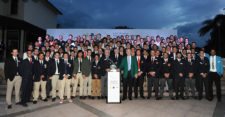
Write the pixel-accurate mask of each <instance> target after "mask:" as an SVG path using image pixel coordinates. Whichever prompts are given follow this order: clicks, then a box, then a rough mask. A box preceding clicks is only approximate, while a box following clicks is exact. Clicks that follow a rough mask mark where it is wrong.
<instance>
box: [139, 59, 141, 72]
mask: <svg viewBox="0 0 225 117" xmlns="http://www.w3.org/2000/svg"><path fill="white" fill-rule="evenodd" d="M140 68H141V62H140V58H139V57H138V70H140Z"/></svg>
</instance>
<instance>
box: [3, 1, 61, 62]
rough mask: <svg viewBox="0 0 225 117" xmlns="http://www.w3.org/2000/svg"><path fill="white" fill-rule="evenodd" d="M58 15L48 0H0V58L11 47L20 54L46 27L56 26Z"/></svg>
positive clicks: (57, 11)
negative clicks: (16, 49)
mask: <svg viewBox="0 0 225 117" xmlns="http://www.w3.org/2000/svg"><path fill="white" fill-rule="evenodd" d="M58 15H62V13H61V12H60V11H59V10H58V9H57V8H56V7H55V6H54V5H53V4H52V3H51V2H49V1H48V0H0V56H1V57H0V60H1V61H2V60H3V59H4V58H7V57H8V56H9V55H10V50H11V49H12V48H18V49H19V51H20V54H22V53H23V51H25V50H26V48H27V47H26V45H28V44H29V43H31V42H34V41H35V40H36V39H37V37H38V36H42V37H44V36H45V35H46V29H48V28H57V17H58Z"/></svg>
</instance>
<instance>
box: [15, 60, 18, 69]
mask: <svg viewBox="0 0 225 117" xmlns="http://www.w3.org/2000/svg"><path fill="white" fill-rule="evenodd" d="M15 62H16V66H17V67H18V60H17V58H15Z"/></svg>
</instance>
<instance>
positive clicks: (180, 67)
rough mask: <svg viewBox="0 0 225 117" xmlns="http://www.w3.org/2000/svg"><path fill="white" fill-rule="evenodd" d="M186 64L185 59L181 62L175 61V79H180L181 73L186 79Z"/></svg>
mask: <svg viewBox="0 0 225 117" xmlns="http://www.w3.org/2000/svg"><path fill="white" fill-rule="evenodd" d="M185 64H186V62H185V60H184V59H181V60H180V62H179V61H178V60H177V59H176V60H175V61H173V68H172V69H173V77H174V78H179V77H180V76H179V73H182V74H183V77H185V70H186V69H185V66H186V65H185Z"/></svg>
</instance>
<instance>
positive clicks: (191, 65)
mask: <svg viewBox="0 0 225 117" xmlns="http://www.w3.org/2000/svg"><path fill="white" fill-rule="evenodd" d="M185 62H186V64H185V72H186V73H185V74H186V75H187V77H188V74H189V73H194V75H195V74H196V70H197V69H196V68H197V65H196V60H193V59H191V61H190V62H188V60H185ZM193 78H195V77H193Z"/></svg>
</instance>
